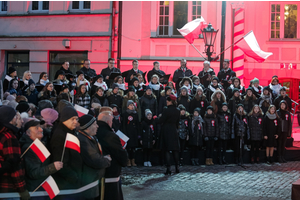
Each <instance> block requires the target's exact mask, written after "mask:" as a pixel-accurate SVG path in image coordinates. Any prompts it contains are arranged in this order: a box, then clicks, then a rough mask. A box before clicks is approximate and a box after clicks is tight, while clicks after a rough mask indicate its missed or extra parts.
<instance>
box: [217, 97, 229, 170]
mask: <svg viewBox="0 0 300 200" xmlns="http://www.w3.org/2000/svg"><path fill="white" fill-rule="evenodd" d="M217 116H218V125H219V147H218V156H219V164H220V165H222V164H227V162H226V160H225V154H226V149H227V141H228V140H229V139H230V136H231V131H230V130H231V129H230V128H231V119H232V118H231V114H230V111H229V109H228V105H227V103H226V102H224V103H223V104H222V107H221V111H220V112H219V113H218V115H217ZM222 149H223V151H222Z"/></svg>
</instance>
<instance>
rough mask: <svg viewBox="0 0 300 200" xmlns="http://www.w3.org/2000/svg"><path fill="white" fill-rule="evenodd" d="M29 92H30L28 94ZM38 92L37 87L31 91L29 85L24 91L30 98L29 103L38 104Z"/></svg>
mask: <svg viewBox="0 0 300 200" xmlns="http://www.w3.org/2000/svg"><path fill="white" fill-rule="evenodd" d="M28 92H29V93H30V94H29V95H28ZM38 94H39V92H38V91H37V89H36V88H34V90H33V91H29V87H28V88H27V89H26V90H25V91H24V96H25V97H26V98H27V99H28V103H33V104H34V105H36V106H38V101H39V98H38Z"/></svg>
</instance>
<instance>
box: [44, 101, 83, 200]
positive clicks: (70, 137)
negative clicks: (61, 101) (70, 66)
mask: <svg viewBox="0 0 300 200" xmlns="http://www.w3.org/2000/svg"><path fill="white" fill-rule="evenodd" d="M77 124H78V113H77V112H76V110H75V109H74V107H71V106H65V107H64V108H63V109H62V112H61V113H60V117H59V123H58V124H57V125H56V127H54V130H53V135H52V138H51V140H50V152H51V154H52V161H53V162H55V161H61V162H63V163H64V168H63V169H61V170H60V171H58V173H55V174H54V175H53V178H54V179H55V181H56V183H57V185H58V187H59V189H60V190H64V189H78V188H79V187H80V186H81V184H80V178H81V173H82V158H81V155H80V146H79V140H78V138H77V134H76V132H75V129H76V127H77ZM57 198H58V199H81V196H80V195H78V194H74V195H68V197H66V196H58V197H57Z"/></svg>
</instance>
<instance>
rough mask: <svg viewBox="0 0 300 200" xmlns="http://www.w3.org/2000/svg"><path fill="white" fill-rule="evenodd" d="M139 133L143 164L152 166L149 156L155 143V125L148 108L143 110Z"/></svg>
mask: <svg viewBox="0 0 300 200" xmlns="http://www.w3.org/2000/svg"><path fill="white" fill-rule="evenodd" d="M140 133H141V135H140V136H139V139H140V143H141V145H142V147H143V156H144V166H145V167H152V165H151V162H150V156H151V153H152V149H153V145H154V143H155V138H156V126H155V122H154V119H153V118H152V112H151V110H149V109H146V110H145V118H144V120H143V121H142V131H141V132H140Z"/></svg>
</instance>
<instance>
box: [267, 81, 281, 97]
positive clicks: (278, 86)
mask: <svg viewBox="0 0 300 200" xmlns="http://www.w3.org/2000/svg"><path fill="white" fill-rule="evenodd" d="M269 86H270V88H271V90H272V93H274V94H276V95H278V94H279V90H280V88H281V85H280V84H277V85H272V84H271V83H270V85H269Z"/></svg>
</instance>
